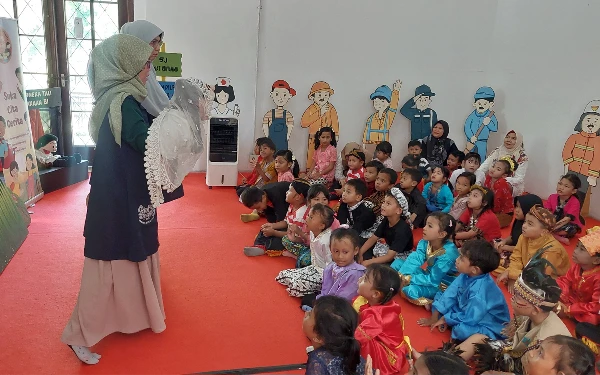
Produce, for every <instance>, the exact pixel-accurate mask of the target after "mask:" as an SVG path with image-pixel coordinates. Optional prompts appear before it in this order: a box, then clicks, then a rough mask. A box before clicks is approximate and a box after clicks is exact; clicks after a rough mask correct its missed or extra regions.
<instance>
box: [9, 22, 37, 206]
mask: <svg viewBox="0 0 600 375" xmlns="http://www.w3.org/2000/svg"><path fill="white" fill-rule="evenodd" d="M30 129H31V126H30V125H29V116H28V108H27V98H26V97H25V88H24V87H23V75H22V67H21V52H20V47H19V29H18V26H17V21H16V20H14V19H11V18H0V167H1V168H2V172H3V175H4V180H5V182H6V186H8V188H9V189H10V190H11V191H12V192H13V193H14V194H15V195H17V196H18V197H19V198H21V200H23V201H24V202H26V203H27V204H32V203H34V202H35V201H37V200H39V199H40V198H41V197H42V195H43V191H42V186H41V184H40V176H39V173H38V168H37V162H36V157H35V149H34V147H33V139H32V137H31V130H30Z"/></svg>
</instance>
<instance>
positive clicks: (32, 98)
mask: <svg viewBox="0 0 600 375" xmlns="http://www.w3.org/2000/svg"><path fill="white" fill-rule="evenodd" d="M26 93H27V106H28V107H29V109H40V108H50V107H60V106H61V105H62V99H61V96H60V87H53V88H50V89H41V90H27V91H26Z"/></svg>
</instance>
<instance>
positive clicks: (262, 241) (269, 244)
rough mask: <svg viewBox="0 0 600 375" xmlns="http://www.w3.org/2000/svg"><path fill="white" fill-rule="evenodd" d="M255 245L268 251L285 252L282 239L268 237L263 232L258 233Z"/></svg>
mask: <svg viewBox="0 0 600 375" xmlns="http://www.w3.org/2000/svg"><path fill="white" fill-rule="evenodd" d="M254 245H261V246H264V247H265V249H267V250H284V249H285V248H284V247H283V243H282V242H281V238H280V237H275V236H273V237H267V236H265V235H264V234H263V232H258V235H257V236H256V238H255V239H254Z"/></svg>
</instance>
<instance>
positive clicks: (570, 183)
mask: <svg viewBox="0 0 600 375" xmlns="http://www.w3.org/2000/svg"><path fill="white" fill-rule="evenodd" d="M580 187H581V180H580V179H579V177H577V175H576V174H574V173H567V174H566V175H564V176H562V177H561V178H560V181H558V185H557V186H556V194H552V195H550V196H549V197H548V200H546V203H544V207H546V208H547V209H549V210H550V211H551V212H553V213H554V216H555V217H556V225H555V226H554V228H553V229H552V232H553V233H554V236H555V237H556V239H557V240H559V241H560V242H562V243H566V244H568V243H569V239H570V238H573V237H575V235H576V234H578V233H580V232H581V229H582V228H583V224H581V221H580V220H579V215H580V213H581V212H580V211H581V205H580V202H579V199H577V191H578V190H579V188H580Z"/></svg>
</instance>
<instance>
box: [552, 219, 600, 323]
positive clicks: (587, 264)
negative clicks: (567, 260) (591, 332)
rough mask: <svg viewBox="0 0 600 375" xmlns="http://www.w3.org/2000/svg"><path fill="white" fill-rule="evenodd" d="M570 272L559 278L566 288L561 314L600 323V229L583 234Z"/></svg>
mask: <svg viewBox="0 0 600 375" xmlns="http://www.w3.org/2000/svg"><path fill="white" fill-rule="evenodd" d="M571 259H572V260H573V263H572V264H571V267H570V268H569V271H568V272H567V274H566V275H564V276H561V277H559V278H558V279H556V282H557V283H558V286H560V289H561V290H562V294H561V295H560V303H559V307H558V316H560V317H561V318H562V317H570V318H573V319H575V320H576V321H577V322H578V324H581V323H589V324H593V325H595V326H598V325H600V315H599V314H598V312H599V311H600V230H595V231H592V232H590V233H589V234H587V235H585V236H583V237H581V238H580V239H579V243H578V244H577V247H576V248H575V251H573V257H572V258H571Z"/></svg>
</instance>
